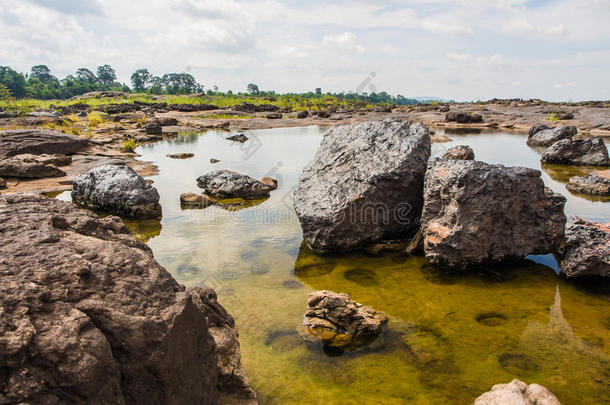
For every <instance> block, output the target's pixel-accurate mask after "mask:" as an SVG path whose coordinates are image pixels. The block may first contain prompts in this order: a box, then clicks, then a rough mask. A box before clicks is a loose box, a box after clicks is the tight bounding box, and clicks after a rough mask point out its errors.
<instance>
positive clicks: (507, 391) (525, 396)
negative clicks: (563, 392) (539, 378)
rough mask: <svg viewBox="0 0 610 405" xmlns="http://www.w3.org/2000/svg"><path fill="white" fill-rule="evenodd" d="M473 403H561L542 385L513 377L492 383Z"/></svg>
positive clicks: (481, 404)
mask: <svg viewBox="0 0 610 405" xmlns="http://www.w3.org/2000/svg"><path fill="white" fill-rule="evenodd" d="M473 405H561V403H560V402H559V400H558V399H557V397H555V395H553V393H552V392H551V391H549V390H548V389H546V388H544V387H543V386H542V385H538V384H530V385H527V384H526V383H524V382H523V381H520V380H517V379H515V380H513V381H511V382H510V383H509V384H497V385H494V386H493V387H492V388H491V391H489V392H486V393H485V394H483V395H481V396H480V397H478V398H477V399H476V400H475V401H474V404H473Z"/></svg>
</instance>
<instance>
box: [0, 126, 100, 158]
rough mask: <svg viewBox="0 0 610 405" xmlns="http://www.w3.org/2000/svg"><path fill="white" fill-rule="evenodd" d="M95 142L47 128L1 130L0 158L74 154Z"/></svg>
mask: <svg viewBox="0 0 610 405" xmlns="http://www.w3.org/2000/svg"><path fill="white" fill-rule="evenodd" d="M93 145H94V144H93V142H91V141H89V140H87V139H84V138H79V137H76V136H73V135H67V134H64V133H61V132H56V131H46V130H23V129H19V130H11V131H0V159H2V158H7V157H12V156H17V155H23V154H26V153H29V154H33V155H41V154H49V155H72V154H74V153H77V152H81V151H83V150H85V149H87V148H89V147H91V146H93Z"/></svg>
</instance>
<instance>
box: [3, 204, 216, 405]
mask: <svg viewBox="0 0 610 405" xmlns="http://www.w3.org/2000/svg"><path fill="white" fill-rule="evenodd" d="M0 223H2V228H1V229H0V234H1V235H0V239H1V240H2V243H1V244H0V258H1V259H0V261H1V262H2V266H1V267H2V283H0V308H2V313H1V316H0V376H1V377H0V381H1V382H0V398H2V399H1V400H0V402H2V403H15V404H17V403H32V404H34V403H36V404H64V403H65V404H67V403H70V404H72V403H77V404H81V403H89V404H129V403H146V404H168V405H172V404H173V405H179V404H216V403H217V397H218V395H219V393H218V391H219V390H218V388H217V381H222V379H223V376H222V375H220V376H219V372H218V371H217V364H216V363H217V359H216V356H217V353H216V345H215V344H214V340H213V338H212V336H211V334H213V333H211V331H210V330H208V324H209V325H210V326H211V328H214V327H215V326H216V325H217V324H215V323H214V320H215V318H214V316H215V314H217V313H219V312H220V309H219V308H217V307H216V306H214V310H211V309H209V310H205V311H204V310H202V307H201V306H200V305H197V303H196V302H194V301H195V296H193V295H189V294H188V293H186V292H185V290H184V287H183V286H181V285H180V284H178V283H177V282H176V281H175V280H174V279H173V278H172V277H171V275H170V274H169V273H168V272H167V271H166V270H165V269H164V268H163V267H162V266H160V265H159V264H158V263H157V262H156V261H155V260H154V257H153V255H152V251H151V250H150V249H149V248H148V247H147V246H146V245H145V244H143V243H141V242H138V241H136V240H135V239H133V238H132V237H131V236H130V235H129V233H128V231H127V229H126V228H125V226H124V225H123V224H122V223H121V221H120V220H119V219H118V218H116V217H106V218H99V217H98V216H97V215H95V214H93V213H92V212H90V211H87V210H83V209H80V208H78V207H77V206H76V205H74V204H71V203H67V202H62V201H58V200H53V199H48V198H45V197H41V196H34V195H11V196H6V197H0ZM209 301H211V300H209ZM208 305H212V304H211V303H209V304H208ZM227 317H228V316H227ZM206 318H207V320H206ZM219 346H220V345H219ZM219 355H220V356H222V355H223V353H222V352H219ZM221 371H222V370H221ZM222 387H223V386H222V385H221V386H220V388H222Z"/></svg>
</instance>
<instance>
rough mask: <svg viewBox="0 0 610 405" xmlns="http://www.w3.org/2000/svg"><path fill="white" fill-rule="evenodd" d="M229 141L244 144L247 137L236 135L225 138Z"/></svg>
mask: <svg viewBox="0 0 610 405" xmlns="http://www.w3.org/2000/svg"><path fill="white" fill-rule="evenodd" d="M227 139H228V140H229V141H234V142H240V143H244V142H246V141H247V140H248V137H247V136H246V135H245V134H237V135H233V136H230V137H228V138H227Z"/></svg>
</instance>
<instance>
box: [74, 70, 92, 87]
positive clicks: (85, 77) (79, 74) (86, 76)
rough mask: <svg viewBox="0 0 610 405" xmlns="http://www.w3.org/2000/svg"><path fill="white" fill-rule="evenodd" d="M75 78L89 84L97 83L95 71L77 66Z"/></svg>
mask: <svg viewBox="0 0 610 405" xmlns="http://www.w3.org/2000/svg"><path fill="white" fill-rule="evenodd" d="M76 79H77V80H79V81H82V82H85V83H90V84H94V83H97V77H95V73H93V72H92V71H90V70H89V69H87V68H79V69H78V70H77V71H76Z"/></svg>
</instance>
